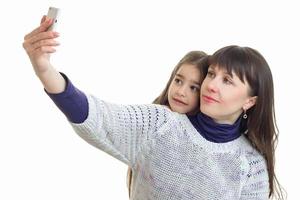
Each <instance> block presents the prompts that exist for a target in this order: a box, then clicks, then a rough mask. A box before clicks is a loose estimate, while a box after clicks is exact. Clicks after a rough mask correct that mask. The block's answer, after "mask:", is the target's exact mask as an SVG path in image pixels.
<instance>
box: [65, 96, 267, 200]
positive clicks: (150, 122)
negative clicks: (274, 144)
mask: <svg viewBox="0 0 300 200" xmlns="http://www.w3.org/2000/svg"><path fill="white" fill-rule="evenodd" d="M87 98H88V104H89V111H88V118H87V119H86V120H85V121H84V122H83V123H79V124H77V123H72V122H70V123H71V125H72V127H73V128H74V130H75V132H76V133H77V134H78V135H79V136H80V137H82V138H83V139H84V140H86V141H87V142H88V143H90V144H92V145H93V146H95V147H97V148H99V149H101V150H103V151H105V152H107V153H108V154H110V155H112V156H113V157H115V158H117V159H118V160H120V161H122V162H124V163H125V164H126V165H128V166H130V167H131V168H132V169H133V179H134V180H133V188H132V196H131V199H132V200H175V199H176V200H177V199H188V200H210V199H212V200H222V199H224V200H225V199H226V200H234V199H249V200H254V199H256V200H262V199H268V193H269V184H268V172H267V167H266V162H265V159H264V157H263V156H262V155H261V154H260V153H259V152H258V151H256V150H255V148H253V147H252V145H251V144H250V143H249V142H248V140H247V139H246V137H245V136H244V135H242V136H241V137H239V138H237V139H235V140H233V141H231V142H227V143H213V142H209V141H207V140H206V139H204V138H203V137H202V136H201V135H200V134H199V133H198V132H197V130H196V129H195V128H194V127H193V125H192V124H191V122H190V121H189V119H188V118H187V116H186V115H182V114H178V113H174V112H171V111H170V110H169V109H168V108H166V107H164V106H160V105H153V104H152V105H151V104H150V105H116V104H111V103H106V102H104V101H101V100H99V99H97V98H96V97H94V96H91V95H87Z"/></svg>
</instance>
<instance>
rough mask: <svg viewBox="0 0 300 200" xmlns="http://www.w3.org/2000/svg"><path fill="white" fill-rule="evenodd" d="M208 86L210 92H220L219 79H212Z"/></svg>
mask: <svg viewBox="0 0 300 200" xmlns="http://www.w3.org/2000/svg"><path fill="white" fill-rule="evenodd" d="M207 88H208V91H209V92H213V93H215V92H218V90H219V89H218V81H217V79H213V80H210V82H209V83H208V84H207Z"/></svg>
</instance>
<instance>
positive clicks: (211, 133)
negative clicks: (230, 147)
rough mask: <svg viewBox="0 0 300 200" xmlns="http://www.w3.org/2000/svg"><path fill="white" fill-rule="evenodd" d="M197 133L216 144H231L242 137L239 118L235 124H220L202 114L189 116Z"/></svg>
mask: <svg viewBox="0 0 300 200" xmlns="http://www.w3.org/2000/svg"><path fill="white" fill-rule="evenodd" d="M188 118H189V120H190V121H191V123H192V124H193V125H194V127H195V128H196V129H197V131H198V132H199V133H200V134H201V135H202V137H204V138H205V139H207V140H208V141H211V142H215V143H225V142H230V141H232V140H234V139H236V138H238V137H240V136H241V132H240V122H241V117H239V118H238V119H237V120H236V122H235V123H234V124H232V125H231V124H218V123H216V122H215V121H214V120H213V119H212V118H210V117H208V116H207V115H205V114H203V113H202V112H200V113H198V114H197V115H194V116H188Z"/></svg>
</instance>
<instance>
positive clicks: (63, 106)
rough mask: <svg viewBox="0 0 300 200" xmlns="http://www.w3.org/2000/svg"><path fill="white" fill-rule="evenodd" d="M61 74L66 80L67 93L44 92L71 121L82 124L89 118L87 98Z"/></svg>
mask: <svg viewBox="0 0 300 200" xmlns="http://www.w3.org/2000/svg"><path fill="white" fill-rule="evenodd" d="M60 74H61V75H62V76H63V77H64V79H65V80H66V89H65V91H63V92H61V93H58V94H51V93H48V92H47V91H46V90H45V89H44V90H45V92H46V93H47V94H48V96H49V97H50V98H51V99H52V101H53V102H54V103H55V104H56V106H57V107H58V108H59V109H60V110H61V111H62V112H63V113H64V114H65V116H66V117H67V118H68V120H69V121H71V122H73V123H78V124H79V123H82V122H84V120H86V118H87V116H88V109H89V107H88V101H87V97H86V95H85V94H84V93H83V92H81V91H80V90H79V89H77V88H76V87H75V86H74V85H73V84H72V82H71V81H70V80H69V79H68V77H67V76H66V75H65V74H63V73H60Z"/></svg>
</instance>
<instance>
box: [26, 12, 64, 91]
mask: <svg viewBox="0 0 300 200" xmlns="http://www.w3.org/2000/svg"><path fill="white" fill-rule="evenodd" d="M52 23H53V20H51V19H50V18H47V17H46V16H44V17H43V18H42V20H41V24H40V26H39V27H37V28H36V29H34V30H33V31H32V32H31V33H29V34H27V35H26V36H25V37H24V42H23V47H24V49H25V50H26V52H27V54H28V56H29V58H30V61H31V63H32V66H33V69H34V71H35V73H36V75H37V76H38V78H39V79H40V80H41V82H42V84H43V85H44V88H45V89H46V91H48V92H49V93H60V92H63V91H64V90H65V86H66V81H65V79H64V78H63V77H62V75H61V74H60V73H59V72H58V71H56V70H55V69H54V67H53V66H52V65H51V63H50V54H51V53H54V52H55V51H56V50H55V47H56V46H57V45H59V43H58V42H57V41H56V40H55V38H57V37H58V36H59V34H58V33H57V32H54V31H47V29H48V28H49V26H51V24H52Z"/></svg>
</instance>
